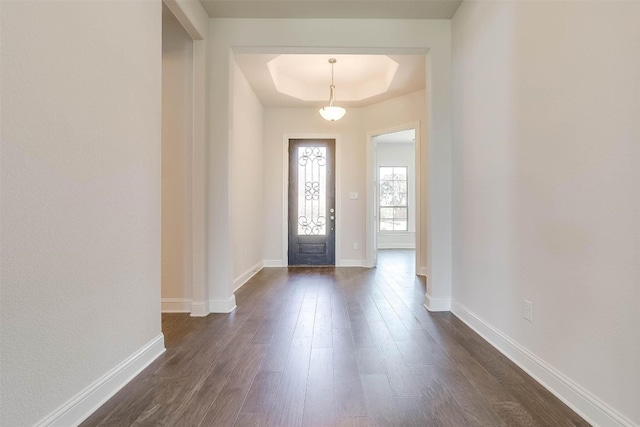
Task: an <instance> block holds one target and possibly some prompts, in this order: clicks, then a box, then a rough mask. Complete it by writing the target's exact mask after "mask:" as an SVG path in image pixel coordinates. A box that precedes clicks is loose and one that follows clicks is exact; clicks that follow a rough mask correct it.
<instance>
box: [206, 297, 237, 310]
mask: <svg viewBox="0 0 640 427" xmlns="http://www.w3.org/2000/svg"><path fill="white" fill-rule="evenodd" d="M235 308H236V296H235V295H231V296H230V297H229V298H227V299H210V300H209V313H231V312H232V311H233V310H235Z"/></svg>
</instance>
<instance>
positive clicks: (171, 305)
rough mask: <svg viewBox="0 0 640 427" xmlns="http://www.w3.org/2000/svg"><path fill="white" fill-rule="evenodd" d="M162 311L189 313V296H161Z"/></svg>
mask: <svg viewBox="0 0 640 427" xmlns="http://www.w3.org/2000/svg"><path fill="white" fill-rule="evenodd" d="M161 307H162V308H161V309H162V312H163V313H191V298H162V306H161Z"/></svg>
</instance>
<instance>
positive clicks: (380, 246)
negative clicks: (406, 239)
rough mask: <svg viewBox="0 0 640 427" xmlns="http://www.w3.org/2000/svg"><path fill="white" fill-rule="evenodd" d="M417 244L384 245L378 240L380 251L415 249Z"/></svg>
mask: <svg viewBox="0 0 640 427" xmlns="http://www.w3.org/2000/svg"><path fill="white" fill-rule="evenodd" d="M415 248H416V244H415V243H382V242H380V240H378V249H415Z"/></svg>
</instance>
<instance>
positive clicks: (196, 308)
mask: <svg viewBox="0 0 640 427" xmlns="http://www.w3.org/2000/svg"><path fill="white" fill-rule="evenodd" d="M208 314H209V302H208V301H192V302H191V317H206V316H207V315H208Z"/></svg>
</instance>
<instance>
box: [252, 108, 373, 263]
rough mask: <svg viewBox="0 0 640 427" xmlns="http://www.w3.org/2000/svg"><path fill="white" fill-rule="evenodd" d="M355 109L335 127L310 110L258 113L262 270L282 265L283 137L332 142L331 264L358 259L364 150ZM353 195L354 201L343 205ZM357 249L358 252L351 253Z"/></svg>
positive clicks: (361, 253)
mask: <svg viewBox="0 0 640 427" xmlns="http://www.w3.org/2000/svg"><path fill="white" fill-rule="evenodd" d="M360 115H361V112H360V110H359V109H356V108H353V109H350V110H348V111H347V114H346V115H345V116H344V117H343V118H342V119H341V120H339V121H337V122H328V121H326V120H325V119H323V118H322V116H320V114H319V113H318V110H317V109H315V108H267V109H265V113H264V187H265V188H264V196H265V200H266V201H268V202H267V203H265V219H264V232H265V238H264V241H265V252H264V258H265V260H268V261H269V262H268V264H267V265H270V264H272V265H276V264H277V263H278V262H280V263H281V265H287V260H286V258H284V259H283V250H284V247H286V245H285V244H284V242H285V241H284V240H283V236H284V233H285V231H283V230H284V228H283V225H284V224H283V218H284V217H285V215H286V214H285V213H284V211H283V209H284V208H283V203H284V198H285V197H287V191H286V188H285V187H284V182H285V178H286V176H285V170H286V168H287V162H286V159H285V151H284V145H283V144H284V137H285V135H286V136H287V137H290V138H298V137H323V138H335V139H336V264H337V265H340V264H342V263H343V262H344V261H345V260H356V261H358V262H360V261H361V260H362V259H363V258H364V247H363V244H364V239H365V235H364V217H365V198H364V192H365V186H364V167H365V163H364V150H365V135H364V134H363V133H362V132H360ZM349 192H357V193H358V194H359V199H358V200H349ZM354 243H358V244H359V245H360V246H359V247H360V248H361V249H358V250H354V249H353V244H354Z"/></svg>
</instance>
